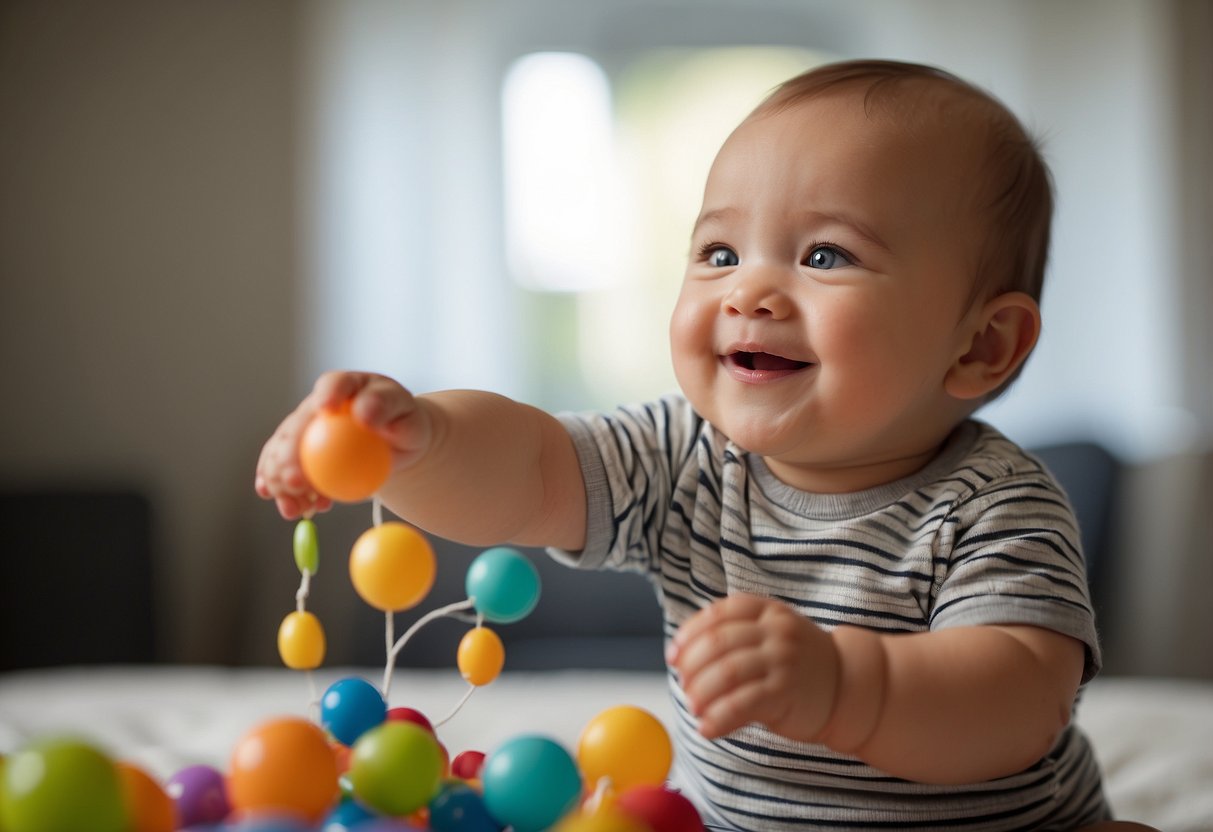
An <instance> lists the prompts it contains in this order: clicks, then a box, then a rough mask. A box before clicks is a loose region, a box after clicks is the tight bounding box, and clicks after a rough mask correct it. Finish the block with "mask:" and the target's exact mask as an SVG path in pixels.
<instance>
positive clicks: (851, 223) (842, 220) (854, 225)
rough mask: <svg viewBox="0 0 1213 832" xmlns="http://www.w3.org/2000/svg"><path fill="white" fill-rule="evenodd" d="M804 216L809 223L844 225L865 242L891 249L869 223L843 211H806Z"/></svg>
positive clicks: (887, 249) (886, 249)
mask: <svg viewBox="0 0 1213 832" xmlns="http://www.w3.org/2000/svg"><path fill="white" fill-rule="evenodd" d="M802 218H803V220H804V222H805V223H806V224H809V225H831V224H832V225H842V226H846V227H847V228H848V229H850V231H851V232H852V233H854V234H856V235H857V236H858V237H859V238H860V239H862V240H864V241H865V242H868V243H871V244H872V245H874V246H876V247H877V248H880V249H883V250H884V251H886V252H887V251H890V249H889V244H888V243H886V242H885V241H884V240H882V239H881V238H880V235H879V234H877V233H876V232H875V231H873V230H872V228H871V226H869V225H868V224H867V223H865V222H863V221H861V220H859V219H857V218H855V217H852V216H849V215H847V214H845V213H842V212H833V213H831V212H826V211H805V212H804V213H803V214H802Z"/></svg>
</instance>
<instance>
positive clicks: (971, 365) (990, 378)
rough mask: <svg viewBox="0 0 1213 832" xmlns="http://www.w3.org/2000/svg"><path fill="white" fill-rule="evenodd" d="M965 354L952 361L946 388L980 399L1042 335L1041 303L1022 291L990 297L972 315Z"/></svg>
mask: <svg viewBox="0 0 1213 832" xmlns="http://www.w3.org/2000/svg"><path fill="white" fill-rule="evenodd" d="M969 321H970V323H969V325H968V331H967V333H966V338H967V339H968V340H967V341H966V342H965V343H964V344H962V349H963V354H962V355H960V357H959V358H957V359H956V361H955V362H954V363H953V364H952V367H951V368H950V369H949V370H948V375H947V377H946V378H945V379H944V389H945V390H946V391H947V392H948V394H949V395H951V396H953V397H955V398H957V399H978V398H981V397H982V396H985V395H986V394H987V393H990V392H992V391H994V390H997V389H998V388H999V387H1000V386H1001V385H1002V383H1003V382H1005V381H1006V380H1007V379H1009V378H1010V377H1011V376H1012V375H1013V374H1014V373H1015V371H1016V370H1017V369H1019V366H1020V365H1021V364H1023V362H1024V360H1025V359H1026V358H1027V357H1028V354H1029V353H1030V352H1032V348H1033V347H1034V346H1036V339H1037V337H1038V336H1039V335H1040V307H1039V306H1038V305H1037V303H1036V301H1034V300H1033V299H1032V298H1031V296H1029V295H1026V294H1024V293H1023V292H1007V293H1006V294H1002V295H997V296H995V297H993V298H991V299H990V300H989V301H987V302H986V303H985V304H984V305H983V306H982V307H981V308H980V309H979V310H975V312H974V313H973V315H972V316H971V317H970V319H969Z"/></svg>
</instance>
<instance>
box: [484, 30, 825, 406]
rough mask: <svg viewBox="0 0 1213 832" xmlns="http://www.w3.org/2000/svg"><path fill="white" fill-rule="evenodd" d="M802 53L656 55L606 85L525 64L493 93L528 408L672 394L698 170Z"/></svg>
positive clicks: (555, 62) (811, 57) (573, 70)
mask: <svg viewBox="0 0 1213 832" xmlns="http://www.w3.org/2000/svg"><path fill="white" fill-rule="evenodd" d="M826 59H827V58H826V56H824V55H821V54H818V53H813V52H808V51H805V50H798V49H788V48H775V47H751V48H728V49H695V50H661V51H654V52H648V53H645V54H642V55H640V56H639V57H636V58H635V59H633V60H630V61H627V62H625V63H624V64H623V65H622V68H621V69H619V70H618V71H616V72H613V73H610V74H608V73H607V71H606V70H605V69H604V68H603V67H602V66H600V65H599V64H598V63H596V62H595V61H594V60H592V59H591V58H590V57H588V56H586V55H580V54H573V53H534V54H529V55H525V56H523V57H521V58H519V59H518V60H517V61H516V62H514V64H513V65H512V66H511V67H510V68H509V69H508V71H507V72H506V74H505V77H504V81H503V85H502V143H503V156H502V158H503V160H504V171H503V175H504V186H505V189H504V225H505V234H506V250H507V258H508V265H509V270H510V274H511V276H512V278H513V279H514V280H515V281H516V282H517V284H518V285H519V286H520V287H522V290H523V294H524V299H523V301H522V303H521V304H520V309H521V311H522V315H523V317H524V319H525V325H524V326H522V327H521V328H520V332H522V333H523V338H524V339H525V342H526V343H525V344H524V345H523V349H524V353H525V356H524V362H525V365H526V366H528V367H530V368H532V373H533V375H531V379H530V381H531V382H532V383H531V384H530V385H528V386H531V387H533V389H532V390H531V391H529V392H530V395H529V398H530V399H531V400H532V401H535V402H536V403H538V404H541V405H545V406H548V407H578V408H580V407H609V406H612V405H614V404H618V403H620V402H624V401H632V400H636V399H640V398H649V397H652V396H654V395H656V394H659V393H661V392H663V391H665V390H669V389H673V388H674V386H675V382H674V376H673V371H672V369H671V366H670V360H669V350H668V345H667V340H666V329H667V323H668V318H669V314H670V310H671V309H672V307H673V303H674V299H675V297H676V295H677V292H678V287H679V284H680V282H681V279H682V272H683V267H684V264H685V259H686V256H687V250H688V246H689V241H690V233H691V227H692V225H693V223H694V219H695V216H696V214H697V212H698V210H699V203H700V199H701V196H702V192H703V185H704V180H705V178H706V176H707V171H708V168H709V166H710V165H711V161H712V158H713V157H714V156H715V154H716V151H717V150H718V149H719V147H720V145H721V144H722V143H723V141H724V140H725V138H726V137H727V136H728V134H729V132H730V131H731V130H732V129H733V127H735V126H736V125H737V123H738V122H739V121H740V120H741V119H742V118H744V117H745V115H746V114H747V113H748V112H749V111H750V110H751V109H753V107H754V106H755V105H756V104H757V103H758V102H759V101H760V100H761V99H762V98H763V97H764V96H765V95H766V94H767V93H768V92H770V91H771V89H772V88H773V87H774V86H775V85H777V84H778V83H780V82H781V81H784V80H786V79H787V78H789V77H791V76H793V75H795V74H797V73H799V72H802V71H804V70H805V69H808V68H809V67H811V66H814V65H815V64H817V63H820V62H822V61H824V60H826Z"/></svg>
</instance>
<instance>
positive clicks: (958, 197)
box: [670, 93, 979, 491]
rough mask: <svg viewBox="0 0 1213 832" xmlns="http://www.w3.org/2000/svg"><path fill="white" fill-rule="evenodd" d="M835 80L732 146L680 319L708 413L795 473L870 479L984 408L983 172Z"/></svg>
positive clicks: (682, 358)
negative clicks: (976, 399) (980, 332)
mask: <svg viewBox="0 0 1213 832" xmlns="http://www.w3.org/2000/svg"><path fill="white" fill-rule="evenodd" d="M929 133H930V131H929V130H928V131H922V130H918V131H915V132H914V134H913V136H912V137H911V136H910V135H908V133H907V131H906V130H905V129H904V128H900V127H898V126H897V125H895V124H893V123H892V121H891V120H890V119H889V118H887V117H884V116H880V115H877V116H875V117H873V118H869V117H868V116H867V115H865V113H864V110H863V104H862V99H861V98H860V97H859V96H856V95H852V94H840V93H835V94H831V95H829V96H827V97H822V98H819V99H816V100H814V101H811V102H808V103H802V104H799V105H797V106H795V107H793V108H791V109H788V110H785V111H783V112H780V113H776V114H768V115H761V116H757V117H754V118H751V119H749V120H748V121H746V122H745V123H743V124H742V125H741V126H740V127H739V128H738V129H737V131H736V132H735V133H734V134H733V135H732V136H731V137H730V138H729V140H728V141H727V142H726V143H725V145H724V147H723V148H722V149H721V151H720V154H719V155H718V156H717V158H716V161H715V163H714V165H713V166H712V170H711V173H710V174H709V177H708V182H707V187H706V189H705V193H704V200H703V209H702V211H701V214H700V216H699V219H698V221H697V223H696V227H695V231H694V234H693V238H692V247H691V257H690V261H689V263H688V265H687V270H686V277H685V280H684V283H683V287H682V292H681V294H680V296H679V299H678V303H677V305H676V307H675V310H674V314H673V318H672V321H671V324H670V338H671V347H672V352H673V360H674V369H675V372H676V374H677V376H678V380H679V383H680V384H681V386H682V388H683V390H684V392H685V393H686V395H687V397H688V398H689V399H690V401H691V403H692V404H693V405H694V406H695V407H696V409H697V410H698V412H699V413H700V414H701V415H703V416H704V417H705V418H707V419H708V420H709V421H711V422H712V423H713V424H715V425H716V426H717V427H718V428H720V429H721V430H723V431H724V432H725V433H726V434H727V435H728V436H729V437H730V438H731V439H732V440H733V441H734V442H736V443H737V444H739V445H740V446H741V447H743V448H745V449H746V450H749V451H751V452H753V453H757V454H761V455H762V456H763V457H765V458H766V460H767V462H768V465H769V466H770V467H771V469H772V470H773V471H774V472H775V473H776V475H777V476H779V477H780V478H781V479H783V480H784V481H785V482H788V483H789V484H792V485H795V486H798V487H801V488H804V489H807V490H814V491H853V490H857V489H860V488H865V487H869V486H872V485H876V484H878V483H881V482H886V481H890V480H892V479H896V478H897V477H899V476H903V475H905V474H908V473H910V472H912V471H914V470H916V469H917V468H918V467H921V465H922V464H923V463H924V462H925V460H926V459H928V458H929V457H930V455H931V454H932V453H933V452H934V450H935V449H936V448H937V447H938V445H939V443H940V442H942V441H943V439H944V438H945V437H946V435H947V433H948V432H949V431H950V430H951V428H952V427H953V426H954V425H955V423H956V422H957V421H959V419H960V418H963V416H964V415H965V413H967V410H966V409H965V405H964V403H961V402H957V401H956V400H954V399H952V398H951V397H949V396H948V395H947V394H946V393H945V391H944V378H945V376H946V374H947V372H948V369H949V368H950V367H951V366H952V364H953V363H954V362H955V361H956V360H957V359H958V358H959V357H960V356H962V355H964V354H965V352H967V347H966V342H967V337H966V336H965V334H964V330H963V327H962V326H961V324H962V321H963V320H964V319H966V316H967V314H968V306H969V305H968V303H967V300H968V297H969V292H970V290H971V287H972V281H973V279H974V274H975V271H976V264H977V256H978V239H979V235H978V231H979V228H978V225H977V219H976V217H975V213H976V212H975V211H974V210H973V209H972V205H971V203H972V194H973V192H974V189H973V188H972V187H971V185H970V184H969V183H970V182H971V179H972V172H973V171H974V170H976V168H975V166H974V163H973V162H972V159H971V156H972V151H971V149H970V148H967V147H965V146H964V145H963V143H959V142H957V141H955V140H951V139H947V138H946V137H944V136H942V135H941V134H937V135H933V136H932V135H929Z"/></svg>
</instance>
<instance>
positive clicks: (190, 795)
mask: <svg viewBox="0 0 1213 832" xmlns="http://www.w3.org/2000/svg"><path fill="white" fill-rule="evenodd" d="M164 790H165V792H167V793H168V796H169V797H170V798H172V800H173V802H174V803H175V804H176V806H177V818H178V821H179V822H180V824H181V826H182V827H189V826H199V825H201V824H205V823H218V822H219V821H221V820H223V819H224V818H226V817H227V815H228V812H230V811H231V807H230V806H229V805H228V802H227V785H226V783H225V782H224V779H223V775H222V774H220V773H219V772H218V771H216V770H215V769H213V768H211V767H210V766H206V765H196V766H187V767H186V768H183V769H181V770H180V771H178V772H177V773H176V774H174V775H173V776H172V777H170V778H169V779H168V782H166V783H165V784H164Z"/></svg>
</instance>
